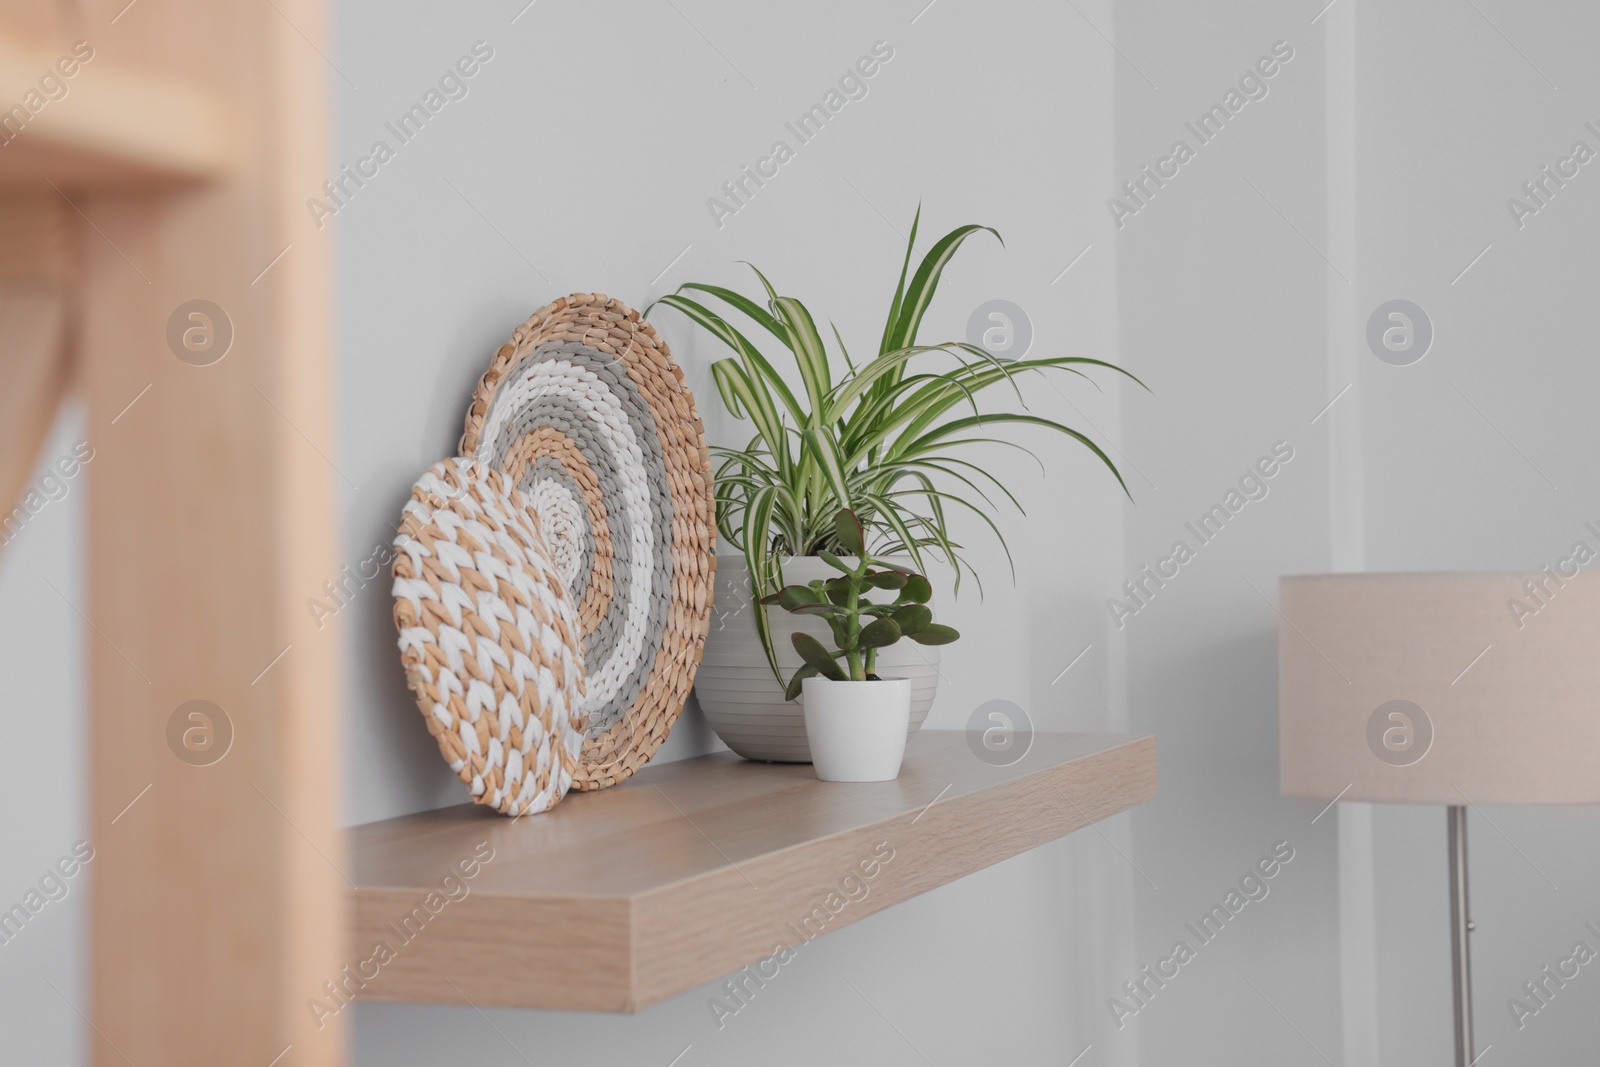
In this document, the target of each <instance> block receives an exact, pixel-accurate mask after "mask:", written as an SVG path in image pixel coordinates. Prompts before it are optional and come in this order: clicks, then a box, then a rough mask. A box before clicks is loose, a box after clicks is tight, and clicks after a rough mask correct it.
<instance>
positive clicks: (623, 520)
mask: <svg viewBox="0 0 1600 1067" xmlns="http://www.w3.org/2000/svg"><path fill="white" fill-rule="evenodd" d="M461 454H462V455H464V456H472V457H475V458H477V459H478V460H480V461H481V462H484V463H486V464H488V465H489V466H491V467H493V468H495V469H497V470H500V471H503V472H505V474H506V475H507V476H509V477H510V478H511V480H512V481H513V482H515V483H516V485H517V487H518V488H519V489H521V491H522V493H523V496H524V497H525V498H526V499H527V501H528V504H529V506H530V507H531V508H532V509H533V510H534V511H535V512H537V513H538V515H539V518H540V524H541V527H542V529H543V532H544V536H545V539H546V541H547V543H548V544H549V545H550V550H551V555H552V558H554V560H555V562H556V568H557V570H558V571H559V572H560V574H561V576H562V578H563V579H564V580H565V581H566V583H567V588H568V592H569V593H570V594H571V597H572V599H573V601H574V602H575V603H576V604H577V605H578V625H579V628H580V629H581V630H582V632H583V659H584V668H585V674H586V676H587V679H588V687H589V688H588V697H587V699H586V701H585V709H586V711H587V712H588V718H589V726H588V737H587V739H586V740H585V742H584V745H583V752H582V754H581V756H580V757H579V766H578V770H577V773H576V774H575V775H574V777H573V787H574V788H576V789H601V788H604V787H605V786H608V785H613V784H615V783H616V782H620V781H621V780H622V779H624V778H627V777H628V776H629V775H631V774H632V773H633V772H634V771H636V770H638V769H639V768H640V767H641V766H643V765H644V763H645V762H646V761H647V760H649V758H650V757H651V756H652V755H653V754H654V753H655V750H656V749H657V748H658V747H659V746H660V744H661V742H662V741H663V740H665V739H666V736H667V731H668V730H669V729H671V727H672V724H673V723H674V722H676V721H677V718H678V715H679V713H680V712H682V710H683V705H684V701H685V700H687V699H688V696H689V687H690V685H691V684H692V683H693V681H694V671H695V668H696V667H697V666H698V665H699V663H700V656H701V653H702V652H703V651H704V649H705V635H706V631H707V629H708V627H709V624H710V616H711V579H712V575H713V573H714V571H715V569H716V555H715V547H716V544H715V540H716V523H715V521H714V502H713V495H712V480H711V457H710V454H709V452H708V451H707V449H706V442H705V431H704V429H703V428H702V427H701V425H700V417H699V416H698V415H697V414H696V413H695V406H694V397H693V396H691V395H690V393H689V390H688V387H687V386H685V385H684V381H683V372H682V371H681V370H680V369H679V368H678V365H677V364H676V363H674V362H673V360H672V354H671V353H670V352H669V351H668V350H667V346H666V344H665V343H663V342H662V340H661V339H660V338H659V337H658V336H656V331H655V328H654V327H653V326H651V325H650V324H649V323H648V322H645V321H643V320H642V319H641V318H640V317H639V313H638V312H637V311H634V310H633V309H632V308H630V307H627V306H626V305H624V304H622V303H621V302H620V301H617V300H613V299H612V298H610V297H607V296H601V295H600V294H598V293H575V294H573V295H572V296H567V297H562V298H561V299H559V300H557V301H556V302H555V303H553V304H551V305H550V306H549V307H546V308H543V309H541V310H540V311H538V312H536V313H535V314H534V316H533V317H532V318H530V319H529V320H528V321H527V322H525V323H523V324H522V325H521V326H519V327H517V329H516V331H515V332H514V333H513V334H512V336H511V340H510V341H508V342H506V343H505V344H504V345H502V346H501V347H500V350H499V351H498V352H496V353H495V355H494V359H493V361H492V362H491V363H490V364H489V369H488V371H486V372H485V373H484V375H483V378H482V380H481V381H480V382H479V383H478V388H477V392H476V393H474V395H473V398H472V406H471V408H470V409H469V410H468V412H467V420H466V431H465V433H464V434H463V435H462V438H461Z"/></svg>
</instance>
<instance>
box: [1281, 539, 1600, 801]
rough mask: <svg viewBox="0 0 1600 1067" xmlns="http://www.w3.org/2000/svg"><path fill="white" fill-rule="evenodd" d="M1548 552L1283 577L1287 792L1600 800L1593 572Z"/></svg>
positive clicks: (1599, 601)
mask: <svg viewBox="0 0 1600 1067" xmlns="http://www.w3.org/2000/svg"><path fill="white" fill-rule="evenodd" d="M1559 566H1561V565H1559V564H1558V565H1557V566H1556V567H1551V568H1547V569H1546V570H1545V571H1544V572H1534V573H1532V574H1527V573H1522V574H1511V573H1482V574H1477V573H1456V574H1451V573H1437V574H1328V575H1302V576H1294V577H1286V578H1284V579H1282V581H1281V582H1280V584H1279V588H1278V601H1279V610H1280V611H1281V612H1282V617H1281V618H1280V619H1279V620H1278V631H1279V632H1278V674H1279V681H1278V694H1279V695H1278V726H1279V730H1278V733H1279V756H1280V759H1279V771H1280V774H1281V778H1282V788H1283V792H1284V793H1285V794H1288V795H1291V796H1303V797H1310V798H1319V799H1323V800H1331V799H1332V798H1334V797H1335V796H1339V795H1340V794H1341V793H1342V795H1343V799H1345V800H1367V801H1393V802H1408V803H1421V804H1468V803H1471V804H1597V803H1600V574H1588V573H1581V572H1580V573H1576V574H1574V576H1572V577H1570V578H1569V577H1563V576H1561V574H1560V571H1559V570H1558V569H1557V568H1558V567H1559ZM1566 569H1568V570H1572V571H1577V563H1576V562H1575V561H1566ZM1347 787H1348V789H1347Z"/></svg>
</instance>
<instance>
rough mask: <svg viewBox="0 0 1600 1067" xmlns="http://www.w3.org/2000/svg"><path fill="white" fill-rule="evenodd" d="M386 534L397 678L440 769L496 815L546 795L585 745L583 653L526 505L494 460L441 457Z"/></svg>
mask: <svg viewBox="0 0 1600 1067" xmlns="http://www.w3.org/2000/svg"><path fill="white" fill-rule="evenodd" d="M394 546H395V560H394V566H393V573H394V622H395V626H396V628H398V629H399V631H400V659H401V662H402V663H403V664H404V665H405V668H406V684H407V685H409V686H410V687H411V691H412V693H413V694H415V696H416V698H417V706H418V707H419V708H420V709H421V710H422V714H423V717H424V718H425V719H426V720H427V723H428V730H429V732H431V733H432V734H433V737H434V740H436V741H438V742H439V751H440V752H441V753H443V754H444V758H445V760H446V761H447V762H448V763H449V764H450V769H451V770H453V771H455V772H456V773H457V774H459V775H460V776H461V780H462V781H463V782H466V783H467V784H468V785H470V786H471V787H472V799H473V800H474V801H476V802H477V803H479V804H484V805H487V806H489V807H491V808H494V809H495V810H496V811H498V812H500V813H502V814H504V815H533V814H537V813H538V812H541V811H545V810H547V809H549V808H551V807H554V806H555V804H556V803H558V802H559V801H560V800H561V798H562V797H563V796H565V795H566V793H567V789H568V788H569V787H570V786H571V784H572V778H573V773H574V772H575V771H576V770H577V766H578V753H579V750H580V749H581V748H582V745H583V737H584V734H583V728H584V718H583V692H584V682H583V654H582V652H581V650H580V649H581V645H580V638H579V635H578V623H577V613H576V612H575V611H574V609H573V605H572V602H571V600H570V599H569V598H568V596H567V591H566V586H565V584H564V583H563V582H562V581H561V579H560V578H559V577H558V576H557V574H556V570H555V564H554V563H553V562H552V561H551V559H550V556H549V551H548V549H547V548H546V547H545V543H544V540H543V539H542V538H541V537H540V535H539V528H538V520H537V517H536V516H535V515H533V513H532V512H531V511H530V510H529V509H528V507H527V504H526V502H525V501H524V500H523V499H522V497H521V495H520V494H519V493H518V492H517V491H516V489H515V488H514V487H512V485H511V483H510V482H509V481H508V480H506V478H505V477H504V476H503V475H501V474H500V473H499V472H498V471H493V470H489V469H488V468H486V467H484V466H483V465H482V464H480V463H477V462H475V461H474V460H470V459H459V458H453V459H447V460H444V461H443V462H441V463H437V464H435V465H434V466H433V467H431V468H429V470H428V472H427V473H426V474H424V475H423V476H422V477H421V478H420V479H418V480H417V483H416V486H415V487H414V488H413V489H412V490H411V499H410V500H409V501H407V503H406V506H405V511H404V518H403V520H402V522H401V524H400V529H399V531H398V534H397V536H396V537H395V541H394Z"/></svg>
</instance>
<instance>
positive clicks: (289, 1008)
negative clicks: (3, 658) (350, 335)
mask: <svg viewBox="0 0 1600 1067" xmlns="http://www.w3.org/2000/svg"><path fill="white" fill-rule="evenodd" d="M323 35H324V12H323V5H322V4H321V2H320V0H273V2H272V3H260V2H259V0H208V2H205V3H200V2H197V0H191V2H188V3H180V2H178V0H135V2H134V3H131V4H130V3H128V0H107V2H101V0H83V2H80V3H62V4H58V5H54V6H50V5H43V4H39V3H37V0H32V2H26V3H24V2H21V0H0V118H3V115H4V113H8V112H11V110H12V109H13V108H14V107H15V106H17V105H18V104H21V105H23V106H24V108H25V109H26V110H25V111H24V112H23V113H22V116H19V117H18V121H17V122H16V123H14V124H13V125H20V127H21V128H20V131H18V132H12V131H7V132H8V136H9V139H8V140H6V141H5V143H4V144H0V252H3V255H0V331H3V332H0V337H3V338H4V341H3V343H0V375H3V379H0V382H3V384H0V493H3V497H0V499H3V500H4V501H5V504H4V508H5V510H6V511H7V512H9V511H10V510H11V508H12V507H14V506H15V504H16V502H17V501H18V500H19V499H21V498H22V497H23V496H24V495H25V494H26V492H27V489H28V482H29V479H30V478H31V477H32V474H33V470H34V469H35V466H36V463H37V462H38V461H39V460H40V459H44V460H50V459H52V458H53V457H48V456H43V457H41V456H40V455H39V449H40V445H41V443H42V442H43V441H44V439H45V437H46V435H47V433H48V430H49V427H50V425H51V423H52V421H53V419H54V416H55V413H56V411H57V409H58V408H59V406H60V403H61V401H62V399H63V398H64V397H65V396H67V395H68V394H69V393H73V392H75V393H76V394H77V395H79V396H80V397H81V398H82V400H83V403H84V412H85V415H84V418H85V429H84V431H83V434H84V437H85V438H86V440H87V441H88V443H89V445H90V446H91V447H92V448H93V450H94V455H93V459H92V461H91V462H90V463H89V464H88V467H87V469H86V472H85V475H84V478H85V481H86V484H87V492H88V502H89V503H88V507H89V522H88V530H87V554H88V559H87V574H88V583H87V589H88V592H87V597H86V602H84V603H81V604H76V605H73V607H74V609H75V610H76V611H77V612H78V613H79V614H81V615H82V617H83V618H84V620H85V623H86V625H85V627H84V641H85V646H84V647H85V649H86V653H87V658H88V665H89V672H90V683H91V684H90V691H91V708H90V722H89V730H88V736H89V738H90V751H89V762H88V774H87V778H88V781H89V783H90V784H89V789H90V794H91V796H90V803H89V805H88V822H89V825H88V827H87V828H86V831H85V832H86V835H87V837H88V840H89V842H90V843H91V844H92V845H93V847H94V849H95V854H94V859H93V861H92V863H90V864H89V868H88V869H89V871H90V877H91V880H92V881H91V893H92V905H91V919H90V922H91V929H90V933H89V938H88V943H89V954H90V969H89V981H88V995H87V998H78V1002H76V1003H74V1004H73V1005H72V1007H73V1009H74V1010H75V1012H76V1013H79V1014H81V1017H82V1018H83V1019H84V1020H86V1021H87V1023H88V1027H86V1029H85V1035H86V1037H85V1042H86V1047H88V1048H89V1049H90V1050H91V1061H92V1062H93V1063H95V1064H97V1065H99V1064H104V1065H111V1064H118V1065H121V1064H125V1063H129V1062H131V1063H135V1064H139V1065H141V1067H142V1065H145V1064H162V1065H173V1067H181V1065H194V1067H202V1065H203V1067H213V1065H215V1064H220V1063H240V1064H257V1065H259V1067H268V1065H269V1064H282V1065H283V1067H306V1065H318V1067H322V1065H327V1067H335V1065H338V1064H340V1063H342V1062H343V1061H344V1056H345V1049H344V1034H343V1028H342V1020H343V1019H344V1018H345V1016H343V1015H341V1016H339V1017H338V1018H336V1019H335V1020H332V1021H329V1020H327V1019H326V1018H324V1020H323V1023H322V1024H321V1025H320V1026H319V1024H318V1023H317V1022H316V1021H315V1017H314V1015H313V1013H312V1012H311V1011H310V1010H308V1006H307V1002H308V1001H309V1000H310V998H312V997H318V996H325V993H324V985H323V983H324V982H326V981H328V980H331V979H335V978H337V977H338V974H339V970H340V968H341V967H342V966H343V964H344V963H345V962H348V961H345V960H342V959H340V958H339V956H340V953H341V949H342V946H343V944H344V937H343V929H344V927H343V912H342V908H343V907H344V903H345V901H344V893H345V890H346V889H347V882H346V879H345V878H344V876H343V874H342V873H341V869H342V868H343V866H344V860H343V856H342V854H341V851H340V850H341V841H340V836H339V834H338V833H337V830H336V822H337V813H336V808H337V803H338V790H337V787H336V780H335V779H336V773H337V767H338V760H339V737H338V734H339V731H338V713H337V712H338V673H337V662H338V660H337V654H336V649H335V647H334V640H333V638H332V636H331V631H322V632H318V631H317V630H316V628H315V626H314V625H312V620H311V616H310V615H309V613H308V612H307V611H306V609H305V607H304V601H305V599H306V598H307V597H308V596H310V595H311V594H312V593H314V592H315V591H316V590H317V589H319V588H320V587H321V583H322V582H323V581H324V580H325V579H326V578H328V577H330V576H331V575H333V574H334V573H336V571H337V564H336V562H335V552H334V545H335V534H334V519H333V514H334V513H333V492H334V483H335V480H336V479H338V478H339V477H340V476H339V474H338V472H337V471H336V470H335V469H334V468H333V466H332V465H331V463H330V461H329V460H328V459H327V458H325V457H328V456H331V455H332V453H333V447H332V441H333V435H332V415H331V398H330V391H331V381H332V373H331V368H330V339H329V306H328V304H329V272H328V260H329V256H328V247H327V241H326V234H325V232H319V231H318V230H317V228H316V227H315V226H314V225H313V224H312V223H311V221H310V217H309V215H308V214H307V212H306V209H305V206H304V204H305V199H306V198H307V197H308V196H311V195H315V194H316V191H317V190H318V189H319V188H320V186H321V183H322V182H323V180H324V179H325V178H326V176H327V162H326V140H327V137H328V119H327V115H328V110H329V102H328V101H329V96H328V76H329V72H330V68H329V66H328V64H327V61H326V60H325V59H324V58H323V54H322V53H325V52H327V51H328V49H327V47H326V45H325V44H324V43H323ZM78 41H85V42H88V44H89V46H90V47H92V49H93V58H92V59H91V60H89V61H86V62H82V63H80V64H77V69H76V70H75V72H74V73H73V74H72V75H71V76H70V77H69V78H63V79H62V80H61V83H62V84H64V85H65V86H66V91H65V94H64V95H59V90H58V86H57V82H56V81H51V82H49V83H48V84H49V88H51V89H52V90H55V91H57V95H54V96H40V97H36V98H33V99H36V100H37V99H42V100H44V101H45V102H44V103H43V104H42V106H40V107H38V108H30V107H29V106H28V100H29V99H30V98H29V96H28V94H29V93H30V92H32V91H33V90H34V89H35V88H37V87H38V86H39V84H40V79H41V78H43V77H46V76H48V75H51V73H52V70H59V68H58V67H57V64H58V63H59V62H60V60H61V59H62V58H63V57H66V56H68V55H71V54H72V46H73V44H74V42H78ZM69 65H70V64H69ZM23 116H25V117H26V121H25V122H23V121H22V117H23ZM191 300H207V301H210V302H212V303H213V304H215V305H217V306H218V307H220V308H221V309H223V311H224V313H225V315H226V317H227V320H228V322H230V323H231V329H232V344H231V348H230V349H229V350H228V351H227V353H226V356H225V357H224V358H222V359H221V360H220V361H218V362H216V363H213V364H211V365H209V366H195V365H193V364H192V363H191V362H186V361H184V360H182V359H180V358H178V356H177V355H175V354H174V352H173V351H172V349H171V348H170V347H169V344H168V340H167V336H168V320H169V318H171V317H172V316H173V313H174V311H175V310H176V309H178V308H179V307H180V305H183V304H184V303H186V302H188V301H191ZM43 666H44V667H45V669H53V670H67V669H73V664H71V663H51V664H46V665H43ZM197 699H199V700H207V701H211V702H213V703H214V704H215V705H216V706H217V707H219V708H221V709H222V712H223V716H224V717H225V721H218V722H215V723H213V724H211V728H212V729H214V730H216V731H217V735H216V736H219V737H220V736H222V735H223V734H224V733H225V732H226V731H227V726H228V725H229V724H231V734H232V739H231V743H230V744H229V746H228V747H227V748H226V750H225V754H224V755H222V757H221V758H220V759H218V760H216V761H215V762H211V763H209V765H204V766H198V765H195V764H194V763H193V762H186V761H184V760H182V759H180V758H178V756H177V755H175V753H174V750H173V748H172V747H169V743H168V722H169V719H170V718H171V717H172V716H173V713H174V711H175V709H177V708H178V707H179V706H180V705H183V704H185V703H186V702H188V701H191V700H197ZM214 754H215V753H213V755H214ZM41 802H45V803H48V802H49V798H41ZM62 844H63V848H66V847H67V846H69V845H70V842H63V843H62ZM71 1017H74V1018H76V1017H78V1016H77V1015H72V1016H71Z"/></svg>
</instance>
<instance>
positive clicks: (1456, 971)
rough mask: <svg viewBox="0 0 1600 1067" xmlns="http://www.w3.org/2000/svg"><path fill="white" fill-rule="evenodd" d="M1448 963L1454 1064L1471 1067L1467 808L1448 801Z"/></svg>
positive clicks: (1470, 963)
mask: <svg viewBox="0 0 1600 1067" xmlns="http://www.w3.org/2000/svg"><path fill="white" fill-rule="evenodd" d="M1448 832H1449V835H1450V966H1451V971H1452V977H1453V979H1454V990H1455V1009H1456V1012H1455V1015H1456V1067H1472V1064H1473V1061H1474V1059H1475V1057H1474V1056H1473V1054H1472V945H1471V944H1470V942H1469V941H1468V935H1470V934H1471V933H1472V930H1473V926H1472V918H1471V915H1470V913H1469V912H1468V910H1467V809H1466V808H1465V807H1463V806H1462V805H1460V804H1452V805H1450V812H1449V829H1448Z"/></svg>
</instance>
